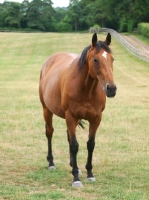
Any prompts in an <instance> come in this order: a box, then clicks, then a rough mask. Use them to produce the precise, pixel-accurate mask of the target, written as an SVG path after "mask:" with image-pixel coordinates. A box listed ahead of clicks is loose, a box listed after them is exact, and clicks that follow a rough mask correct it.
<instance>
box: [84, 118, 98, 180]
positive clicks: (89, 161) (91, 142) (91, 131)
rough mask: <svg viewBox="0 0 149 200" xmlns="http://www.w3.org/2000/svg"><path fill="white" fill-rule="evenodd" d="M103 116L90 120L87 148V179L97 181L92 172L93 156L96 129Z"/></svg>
mask: <svg viewBox="0 0 149 200" xmlns="http://www.w3.org/2000/svg"><path fill="white" fill-rule="evenodd" d="M101 116H102V115H100V116H98V117H96V119H95V120H94V121H92V122H90V127H89V139H88V142H87V150H88V157H87V163H86V170H87V181H95V178H94V176H93V173H92V168H93V166H92V157H93V151H94V147H95V135H96V130H97V128H98V126H99V124H100V121H101Z"/></svg>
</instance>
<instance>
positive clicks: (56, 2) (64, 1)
mask: <svg viewBox="0 0 149 200" xmlns="http://www.w3.org/2000/svg"><path fill="white" fill-rule="evenodd" d="M7 1H14V2H20V3H22V1H23V0H7ZM29 1H30V0H29ZM3 2H4V0H0V3H3ZM52 2H53V4H52V6H53V7H67V6H68V5H69V0H52Z"/></svg>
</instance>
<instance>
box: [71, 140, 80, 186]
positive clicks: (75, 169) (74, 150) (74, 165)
mask: <svg viewBox="0 0 149 200" xmlns="http://www.w3.org/2000/svg"><path fill="white" fill-rule="evenodd" d="M78 150H79V144H78V142H77V140H76V139H74V140H72V142H71V144H70V153H71V156H72V174H73V176H74V179H73V182H75V181H80V179H79V177H78V166H77V153H78Z"/></svg>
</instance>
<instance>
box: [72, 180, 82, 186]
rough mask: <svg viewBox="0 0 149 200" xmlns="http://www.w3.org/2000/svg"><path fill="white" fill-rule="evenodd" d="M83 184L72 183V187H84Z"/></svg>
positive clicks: (79, 182)
mask: <svg viewBox="0 0 149 200" xmlns="http://www.w3.org/2000/svg"><path fill="white" fill-rule="evenodd" d="M82 186H83V184H82V183H81V181H75V182H73V183H72V187H82Z"/></svg>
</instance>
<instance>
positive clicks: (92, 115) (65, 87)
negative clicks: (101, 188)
mask: <svg viewBox="0 0 149 200" xmlns="http://www.w3.org/2000/svg"><path fill="white" fill-rule="evenodd" d="M110 43H111V35H110V34H109V33H108V34H107V36H106V39H105V41H98V40H97V35H96V33H95V34H94V35H93V36H92V43H91V45H89V46H87V47H86V48H85V49H84V50H83V52H82V54H81V55H77V54H74V53H67V52H60V53H56V54H53V55H51V56H50V57H49V58H48V59H47V61H46V62H45V63H44V65H43V67H42V70H41V73H40V84H39V96H40V101H41V103H42V107H43V115H44V119H45V123H46V137H47V140H48V155H47V160H48V162H49V169H55V165H54V162H53V154H52V135H53V131H54V129H53V126H52V117H53V114H55V115H57V116H59V117H61V118H64V119H65V120H66V125H67V134H68V142H69V152H70V166H71V167H72V175H73V181H72V186H73V187H75V186H82V183H81V181H80V179H79V168H78V165H77V153H78V149H79V144H78V142H77V138H76V133H75V132H76V127H77V125H78V124H79V123H80V122H81V120H82V119H84V120H87V121H88V122H89V136H88V141H87V150H88V157H87V163H86V170H87V180H88V181H95V178H94V176H93V173H92V155H93V151H94V147H95V136H96V131H97V128H98V126H99V124H100V121H101V118H102V112H103V110H104V108H105V103H106V96H107V97H114V96H115V95H116V85H115V82H114V78H113V60H114V59H113V56H112V53H111V50H110V48H109V45H110Z"/></svg>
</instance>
